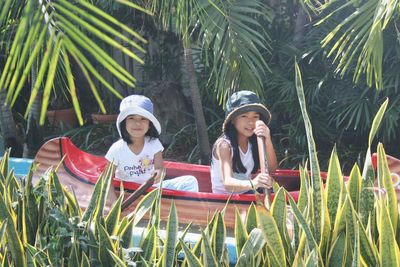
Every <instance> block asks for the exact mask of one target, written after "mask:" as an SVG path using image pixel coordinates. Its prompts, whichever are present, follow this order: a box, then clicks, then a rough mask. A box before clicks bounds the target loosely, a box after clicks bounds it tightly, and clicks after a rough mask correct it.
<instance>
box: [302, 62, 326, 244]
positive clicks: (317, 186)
mask: <svg viewBox="0 0 400 267" xmlns="http://www.w3.org/2000/svg"><path fill="white" fill-rule="evenodd" d="M295 80H296V90H297V97H298V100H299V103H300V108H301V113H302V115H303V120H304V126H305V129H306V135H307V143H308V153H309V157H310V171H311V188H312V190H313V192H312V195H311V202H312V203H313V204H312V205H313V219H312V221H313V226H314V227H313V228H312V229H313V231H314V233H315V234H314V237H315V240H316V241H317V242H318V243H319V241H320V240H321V238H322V233H323V229H322V226H323V221H324V218H322V207H323V200H322V180H321V174H320V169H319V163H318V158H317V151H316V146H315V142H314V138H313V133H312V126H311V121H310V118H309V117H308V113H307V107H306V99H305V96H304V89H303V82H302V78H301V72H300V68H299V65H298V64H297V62H295Z"/></svg>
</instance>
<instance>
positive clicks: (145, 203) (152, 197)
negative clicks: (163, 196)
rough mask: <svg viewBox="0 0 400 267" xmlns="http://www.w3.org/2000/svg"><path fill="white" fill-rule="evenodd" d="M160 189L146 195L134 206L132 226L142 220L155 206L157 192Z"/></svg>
mask: <svg viewBox="0 0 400 267" xmlns="http://www.w3.org/2000/svg"><path fill="white" fill-rule="evenodd" d="M159 190H160V189H154V190H152V191H151V192H150V193H147V194H146V195H145V196H144V197H143V198H142V199H141V200H140V202H139V204H138V205H137V206H136V208H135V211H134V214H135V219H134V221H133V225H137V224H138V222H140V220H142V218H143V216H144V215H145V214H146V213H147V212H148V211H149V210H150V209H152V207H153V206H154V205H155V203H156V200H157V197H158V191H159Z"/></svg>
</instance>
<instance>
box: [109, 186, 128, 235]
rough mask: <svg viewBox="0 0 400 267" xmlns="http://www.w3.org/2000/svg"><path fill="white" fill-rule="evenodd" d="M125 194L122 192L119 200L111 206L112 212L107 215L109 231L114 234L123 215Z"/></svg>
mask: <svg viewBox="0 0 400 267" xmlns="http://www.w3.org/2000/svg"><path fill="white" fill-rule="evenodd" d="M123 198H124V194H120V195H119V197H118V199H117V201H116V202H115V203H114V204H113V206H112V207H111V210H110V212H109V213H108V215H107V217H106V229H107V233H109V234H111V235H114V234H115V233H116V230H117V226H118V222H119V219H120V215H121V204H122V199H123Z"/></svg>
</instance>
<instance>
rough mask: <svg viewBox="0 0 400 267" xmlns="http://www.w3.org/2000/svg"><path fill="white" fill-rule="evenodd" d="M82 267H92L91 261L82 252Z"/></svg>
mask: <svg viewBox="0 0 400 267" xmlns="http://www.w3.org/2000/svg"><path fill="white" fill-rule="evenodd" d="M79 266H80V267H90V266H91V265H90V260H89V258H88V256H87V255H86V253H85V252H82V258H81V263H80V265H79Z"/></svg>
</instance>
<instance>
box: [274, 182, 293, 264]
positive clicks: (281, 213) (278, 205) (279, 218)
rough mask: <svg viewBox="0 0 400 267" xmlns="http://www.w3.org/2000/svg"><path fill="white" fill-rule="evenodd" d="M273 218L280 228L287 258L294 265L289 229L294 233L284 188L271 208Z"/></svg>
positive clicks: (277, 193) (281, 188)
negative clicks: (288, 215) (289, 218)
mask: <svg viewBox="0 0 400 267" xmlns="http://www.w3.org/2000/svg"><path fill="white" fill-rule="evenodd" d="M271 213H272V216H273V217H274V219H275V222H276V224H277V226H278V230H279V233H280V236H281V238H282V241H283V246H284V247H285V252H286V257H287V260H288V262H289V263H292V261H293V258H294V252H293V249H292V245H291V239H290V237H289V233H288V229H290V230H291V231H293V225H292V222H291V221H290V220H288V217H287V214H288V210H287V204H286V195H285V190H284V188H283V187H280V188H279V189H278V191H277V192H276V194H275V197H274V202H273V203H272V207H271Z"/></svg>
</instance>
